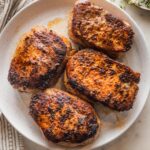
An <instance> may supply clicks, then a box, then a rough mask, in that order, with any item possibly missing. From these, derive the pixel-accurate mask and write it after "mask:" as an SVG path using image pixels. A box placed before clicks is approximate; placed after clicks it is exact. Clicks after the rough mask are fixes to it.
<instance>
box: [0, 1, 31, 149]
mask: <svg viewBox="0 0 150 150" xmlns="http://www.w3.org/2000/svg"><path fill="white" fill-rule="evenodd" d="M32 1H33V0H0V32H1V31H2V30H3V28H4V27H5V25H6V24H7V22H8V21H9V20H10V19H11V17H13V15H14V14H15V13H16V12H18V11H19V10H20V9H21V8H22V7H23V6H25V5H26V4H28V3H30V2H32ZM0 150H24V146H23V139H22V136H21V135H20V134H19V133H18V132H17V131H16V130H15V129H14V128H13V127H12V126H11V125H10V124H9V123H8V121H7V120H6V119H5V117H4V116H3V115H2V113H1V112H0Z"/></svg>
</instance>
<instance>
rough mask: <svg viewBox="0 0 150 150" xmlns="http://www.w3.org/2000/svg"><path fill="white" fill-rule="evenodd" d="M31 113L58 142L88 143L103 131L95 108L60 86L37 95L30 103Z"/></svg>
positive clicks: (49, 136) (46, 132)
mask: <svg viewBox="0 0 150 150" xmlns="http://www.w3.org/2000/svg"><path fill="white" fill-rule="evenodd" d="M30 114H31V116H32V117H33V119H34V120H35V122H36V123H37V124H38V125H39V127H40V128H41V129H42V131H43V133H44V135H45V137H46V138H47V139H48V140H49V141H52V142H54V143H58V144H61V145H66V146H78V145H84V144H88V143H90V142H92V141H93V140H94V139H95V138H96V137H97V136H98V134H99V130H100V120H99V118H98V116H97V114H96V112H95V110H94V109H93V107H92V106H91V105H90V104H89V103H87V102H86V101H83V100H81V99H80V98H78V97H76V96H73V95H71V94H69V93H66V92H64V91H61V90H58V89H48V90H46V91H44V92H39V93H37V94H35V95H34V96H33V97H32V101H31V103H30Z"/></svg>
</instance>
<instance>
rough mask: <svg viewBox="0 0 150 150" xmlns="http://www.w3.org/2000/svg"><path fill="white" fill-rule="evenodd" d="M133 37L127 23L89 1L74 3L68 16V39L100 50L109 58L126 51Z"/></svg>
mask: <svg viewBox="0 0 150 150" xmlns="http://www.w3.org/2000/svg"><path fill="white" fill-rule="evenodd" d="M133 35H134V33H133V30H132V29H131V26H130V25H129V23H127V22H125V21H122V20H121V19H119V18H117V17H115V16H113V15H112V14H110V13H109V12H107V11H106V10H103V8H100V7H98V6H95V5H92V4H91V3H90V2H89V1H86V2H78V3H76V4H75V6H74V8H73V10H72V12H71V14H70V18H69V36H70V38H71V39H72V40H73V41H74V42H75V43H78V44H80V45H82V46H84V47H85V48H86V47H91V48H94V49H97V50H100V51H102V52H104V53H106V54H108V55H109V56H111V57H116V56H117V55H118V54H119V53H120V52H125V51H128V50H129V49H130V48H131V45H132V40H133Z"/></svg>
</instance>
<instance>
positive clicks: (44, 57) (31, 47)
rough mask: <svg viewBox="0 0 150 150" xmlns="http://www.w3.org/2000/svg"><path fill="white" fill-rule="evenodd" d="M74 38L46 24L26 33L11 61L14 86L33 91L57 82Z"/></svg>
mask: <svg viewBox="0 0 150 150" xmlns="http://www.w3.org/2000/svg"><path fill="white" fill-rule="evenodd" d="M70 50H71V45H70V42H69V41H68V40H67V39H66V38H65V37H61V36H58V35H57V34H56V33H55V32H53V31H52V30H49V29H48V28H47V27H44V26H37V27H34V28H32V30H31V31H29V32H28V33H26V34H25V35H24V36H23V37H22V38H21V40H20V41H19V44H18V46H17V48H16V52H15V55H14V57H13V59H12V61H11V65H10V69H9V75H8V80H9V82H10V83H11V85H13V87H14V88H16V89H18V90H20V91H25V92H30V91H33V90H36V89H45V88H48V87H50V86H52V85H54V84H55V83H56V81H57V79H58V77H59V76H60V74H61V73H62V71H63V70H64V67H65V64H66V62H67V57H68V55H69V51H70Z"/></svg>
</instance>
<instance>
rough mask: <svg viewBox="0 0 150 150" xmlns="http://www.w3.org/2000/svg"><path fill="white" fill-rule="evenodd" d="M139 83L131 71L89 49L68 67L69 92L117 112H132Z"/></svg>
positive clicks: (137, 76) (73, 59)
mask: <svg viewBox="0 0 150 150" xmlns="http://www.w3.org/2000/svg"><path fill="white" fill-rule="evenodd" d="M139 80H140V74H139V73H136V72H134V71H133V70H132V69H131V68H129V67H127V66H125V65H124V64H121V63H119V62H117V61H114V60H112V59H110V58H108V57H107V56H106V55H104V54H102V53H100V52H97V51H94V50H89V49H86V50H81V51H79V52H77V53H76V54H75V55H74V56H73V57H72V58H71V59H69V61H68V63H67V66H66V78H65V85H66V88H67V89H68V91H69V92H71V93H73V94H75V93H76V94H77V95H78V96H81V97H82V98H83V99H88V100H89V101H96V102H100V103H103V104H104V105H106V106H108V107H110V108H112V109H114V110H118V111H124V110H129V109H131V108H132V106H133V103H134V99H135V96H136V94H137V91H138V86H137V83H138V82H139ZM72 89H73V90H72ZM76 91H78V92H76Z"/></svg>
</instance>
